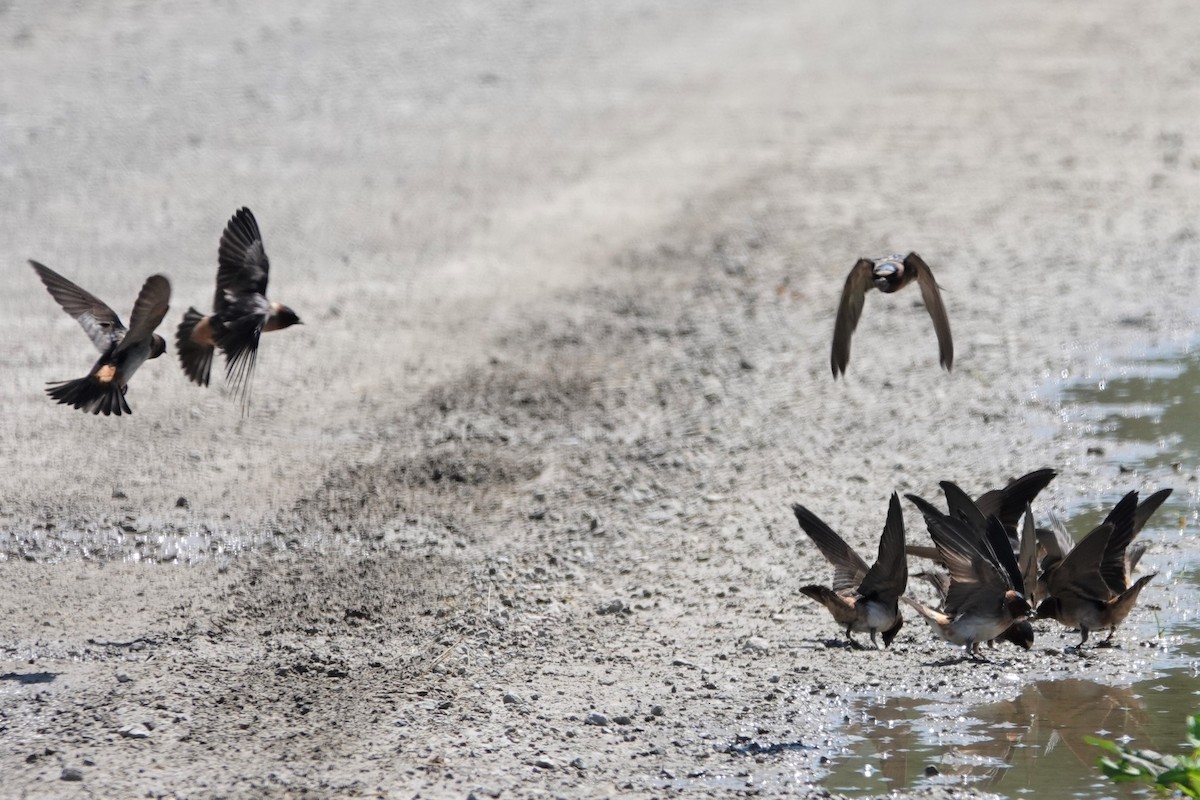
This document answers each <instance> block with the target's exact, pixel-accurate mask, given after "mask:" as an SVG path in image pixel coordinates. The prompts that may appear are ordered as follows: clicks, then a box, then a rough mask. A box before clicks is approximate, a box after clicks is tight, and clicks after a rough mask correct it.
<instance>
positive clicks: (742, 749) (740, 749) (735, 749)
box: [725, 741, 817, 756]
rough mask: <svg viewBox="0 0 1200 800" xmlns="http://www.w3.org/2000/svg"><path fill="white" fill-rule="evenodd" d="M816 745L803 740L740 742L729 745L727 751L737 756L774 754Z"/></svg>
mask: <svg viewBox="0 0 1200 800" xmlns="http://www.w3.org/2000/svg"><path fill="white" fill-rule="evenodd" d="M816 749H817V748H816V745H811V744H804V743H803V742H799V741H797V742H772V743H770V744H762V743H761V742H738V743H735V744H731V745H729V748H728V749H727V750H726V751H725V752H727V753H729V754H730V755H737V756H773V755H777V754H779V753H795V752H799V751H801V750H816Z"/></svg>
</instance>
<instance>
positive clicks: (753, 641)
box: [742, 636, 771, 653]
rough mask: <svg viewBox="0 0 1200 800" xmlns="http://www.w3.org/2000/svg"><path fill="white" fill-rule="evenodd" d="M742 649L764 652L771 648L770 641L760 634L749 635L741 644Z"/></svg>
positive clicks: (748, 651)
mask: <svg viewBox="0 0 1200 800" xmlns="http://www.w3.org/2000/svg"><path fill="white" fill-rule="evenodd" d="M742 650H744V651H745V652H747V653H766V652H769V651H770V650H771V643H770V642H768V641H767V640H766V639H764V638H762V637H761V636H751V637H750V638H749V639H747V640H746V641H745V643H744V644H743V645H742Z"/></svg>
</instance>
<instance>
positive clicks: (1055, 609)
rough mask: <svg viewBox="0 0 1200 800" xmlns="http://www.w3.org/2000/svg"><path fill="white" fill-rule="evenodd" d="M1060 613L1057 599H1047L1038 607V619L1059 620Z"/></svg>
mask: <svg viewBox="0 0 1200 800" xmlns="http://www.w3.org/2000/svg"><path fill="white" fill-rule="evenodd" d="M1060 613H1061V610H1060V608H1059V603H1058V598H1057V597H1047V598H1046V599H1045V600H1043V601H1042V602H1041V604H1040V605H1039V606H1038V607H1037V618H1038V619H1058V617H1059V614H1060Z"/></svg>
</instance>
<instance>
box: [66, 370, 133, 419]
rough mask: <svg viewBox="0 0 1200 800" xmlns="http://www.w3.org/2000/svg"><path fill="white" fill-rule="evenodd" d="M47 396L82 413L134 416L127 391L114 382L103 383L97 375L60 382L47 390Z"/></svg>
mask: <svg viewBox="0 0 1200 800" xmlns="http://www.w3.org/2000/svg"><path fill="white" fill-rule="evenodd" d="M46 394H48V395H50V396H51V397H53V398H54V399H55V400H57V401H58V402H59V403H61V404H63V405H67V406H71V407H72V408H78V409H79V410H80V411H84V412H87V411H90V412H92V413H93V414H103V415H104V416H106V417H107V416H109V415H110V414H115V415H116V416H118V417H119V416H121V415H122V414H132V413H133V410H132V409H130V408H129V404H128V403H126V402H125V390H124V389H122V388H121V386H120V385H119V383H118V382H117V381H114V380H109V381H102V380H100V378H99V377H98V376H97V375H96V374H95V373H93V374H91V375H88V376H87V377H84V378H78V379H76V380H73V381H58V382H57V383H53V384H51V385H50V387H49V388H48V389H46Z"/></svg>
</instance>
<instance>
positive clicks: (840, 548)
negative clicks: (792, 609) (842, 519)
mask: <svg viewBox="0 0 1200 800" xmlns="http://www.w3.org/2000/svg"><path fill="white" fill-rule="evenodd" d="M792 511H793V512H794V513H795V514H796V521H797V522H799V523H800V527H801V529H803V531H804V532H805V533H807V534H808V535H809V537H810V538H811V539H812V540H813V542H814V543H815V544H816V545H817V549H818V550H820V551H821V554H822V555H824V556H825V558H826V559H827V560H828V561H829V563H831V564H833V586H832V588H830V587H827V586H804V587H802V588H801V589H800V591H801V592H802V593H803V594H805V595H806V596H808V597H811V598H812V599H813V600H816V601H817V602H818V603H820V604H821V605H823V606H825V607H826V608H827V609H829V613H830V614H832V615H833V618H834V620H836V621H837V623H838V624H839V625H842V626H844V627H845V629H846V638H847V639H849V640H850V643H851V644H853V645H854V646H855V647H861V645H859V643H858V642H856V641H854V637H853V636H851V635H850V634H851V633H852V632H855V631H857V632H859V633H862V632H869V633H870V634H871V644H873V645H875V646H876V647H879V643H878V642H877V641H876V640H875V634H876V633H881V634H882V635H883V646H884V647H887V646H888V645H890V644H891V643H892V640H893V639H895V638H896V634H898V633H899V632H900V628H901V626H902V625H903V624H904V619H903V617H902V616H901V615H900V604H899V598H900V595H902V594H903V593H904V589H905V587H906V586H907V585H908V563H907V562H906V561H905V558H904V516H903V514H902V513H901V511H900V498H899V497H897V496H896V495H895V493H893V494H892V500H891V503H890V504H889V505H888V515H887V522H886V523H885V524H884V527H883V535H882V536H881V537H880V538H879V553H878V555H877V556H876V559H875V564H874V565H873V566H871V567H868V566H867V562H865V561H863V560H862V558H861V557H860V556H859V555H858V553H856V552H854V548H852V547H850V545H848V544H846V541H845V540H844V539H842V537H840V536H838V535H837V534H836V533H834V532H833V529H832V528H830V527H829V526H828V525H826V524H825V523H824V522H822V521H821V520H820V519H819V518H818V517H817V515H816V514H814V513H812V512H811V511H809V510H808V509H807V508H805V507H804V506H802V505H798V504H797V505H794V506H792Z"/></svg>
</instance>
